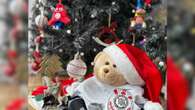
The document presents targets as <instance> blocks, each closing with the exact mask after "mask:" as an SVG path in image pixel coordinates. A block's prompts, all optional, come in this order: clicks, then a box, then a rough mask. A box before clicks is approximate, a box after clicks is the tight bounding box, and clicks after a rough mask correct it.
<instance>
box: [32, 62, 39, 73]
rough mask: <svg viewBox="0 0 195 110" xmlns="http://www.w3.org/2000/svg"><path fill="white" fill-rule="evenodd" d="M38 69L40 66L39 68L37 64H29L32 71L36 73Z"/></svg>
mask: <svg viewBox="0 0 195 110" xmlns="http://www.w3.org/2000/svg"><path fill="white" fill-rule="evenodd" d="M40 68H41V66H40V64H38V63H37V62H33V63H32V64H31V69H32V70H33V71H38V70H39V69H40Z"/></svg>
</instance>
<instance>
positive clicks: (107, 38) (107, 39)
mask: <svg viewBox="0 0 195 110" xmlns="http://www.w3.org/2000/svg"><path fill="white" fill-rule="evenodd" d="M109 25H110V26H109V27H107V26H104V27H102V28H101V31H100V32H99V33H98V35H97V37H94V38H93V39H94V40H95V41H96V42H97V43H98V44H100V45H102V46H109V45H112V44H116V43H118V42H121V41H120V39H119V38H118V36H117V34H116V33H115V31H116V28H117V23H116V22H113V23H112V24H110V23H109Z"/></svg>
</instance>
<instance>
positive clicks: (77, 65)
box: [66, 53, 87, 79]
mask: <svg viewBox="0 0 195 110" xmlns="http://www.w3.org/2000/svg"><path fill="white" fill-rule="evenodd" d="M66 70H67V73H68V75H69V76H70V77H72V78H75V79H81V78H83V77H84V76H85V74H86V72H87V66H86V64H85V62H84V61H83V60H82V59H81V56H80V55H79V53H77V54H75V56H74V59H73V60H72V61H70V62H69V63H68V65H67V68H66Z"/></svg>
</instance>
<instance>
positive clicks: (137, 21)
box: [130, 8, 146, 30]
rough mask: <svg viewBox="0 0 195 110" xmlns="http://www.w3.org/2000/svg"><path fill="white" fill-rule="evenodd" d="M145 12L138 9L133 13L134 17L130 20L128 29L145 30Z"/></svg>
mask: <svg viewBox="0 0 195 110" xmlns="http://www.w3.org/2000/svg"><path fill="white" fill-rule="evenodd" d="M145 13H146V12H145V10H144V9H142V8H139V9H137V10H136V12H135V17H134V19H133V20H131V26H130V28H133V29H135V30H142V29H144V28H146V23H145V21H144V17H145Z"/></svg>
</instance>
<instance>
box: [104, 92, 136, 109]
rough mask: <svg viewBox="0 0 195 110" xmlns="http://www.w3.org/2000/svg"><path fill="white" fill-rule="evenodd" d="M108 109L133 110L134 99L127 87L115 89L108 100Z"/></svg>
mask: <svg viewBox="0 0 195 110" xmlns="http://www.w3.org/2000/svg"><path fill="white" fill-rule="evenodd" d="M107 107H108V110H133V99H132V95H131V93H130V92H128V91H127V90H126V89H115V90H114V91H113V95H112V96H111V97H110V98H109V101H108V105H107Z"/></svg>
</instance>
